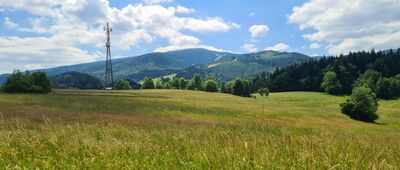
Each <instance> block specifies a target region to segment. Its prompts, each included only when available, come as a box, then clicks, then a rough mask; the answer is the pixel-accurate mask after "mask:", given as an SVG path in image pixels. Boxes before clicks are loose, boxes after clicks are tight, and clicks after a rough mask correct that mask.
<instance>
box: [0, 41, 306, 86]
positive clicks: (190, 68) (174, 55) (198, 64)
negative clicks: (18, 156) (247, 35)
mask: <svg viewBox="0 0 400 170" xmlns="http://www.w3.org/2000/svg"><path fill="white" fill-rule="evenodd" d="M308 59H310V57H308V56H306V55H303V54H300V53H286V52H276V51H263V52H258V53H250V54H234V53H229V52H216V51H210V50H206V49H200V48H194V49H185V50H178V51H170V52H164V53H149V54H144V55H140V56H136V57H127V58H119V59H114V60H113V63H112V64H113V72H114V79H115V80H118V79H130V80H134V81H140V80H142V79H143V78H144V77H146V76H149V77H153V78H155V77H160V76H165V75H170V74H176V73H177V76H183V77H186V78H191V77H192V76H193V75H194V74H196V73H200V74H202V75H207V74H211V75H216V76H217V77H219V78H220V80H229V79H232V78H235V77H236V76H247V75H250V74H256V73H259V72H264V71H272V70H275V69H276V68H277V67H285V66H288V65H290V64H294V63H299V62H303V61H306V60H308ZM104 65H105V62H104V61H98V62H92V63H85V64H77V65H70V66H62V67H56V68H50V69H43V70H41V71H44V72H46V73H47V74H48V75H49V76H54V75H58V74H62V73H65V72H81V73H85V74H89V75H91V76H94V77H96V78H98V79H100V80H103V79H104ZM5 77H6V76H0V83H1V80H2V79H3V80H4V79H5Z"/></svg>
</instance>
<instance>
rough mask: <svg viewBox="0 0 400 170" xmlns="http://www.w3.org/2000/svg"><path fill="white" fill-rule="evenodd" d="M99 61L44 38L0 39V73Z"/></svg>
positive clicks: (95, 56)
mask: <svg viewBox="0 0 400 170" xmlns="http://www.w3.org/2000/svg"><path fill="white" fill-rule="evenodd" d="M98 59H100V56H98V55H96V54H89V53H88V52H87V51H83V50H81V49H79V48H75V47H71V46H66V45H62V44H58V43H57V42H55V41H53V40H52V39H48V38H45V37H35V38H19V37H0V60H1V61H2V67H1V68H0V72H9V71H11V70H13V69H20V70H32V69H39V68H47V67H55V66H62V65H68V64H77V63H82V62H91V61H96V60H98Z"/></svg>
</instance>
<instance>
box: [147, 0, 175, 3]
mask: <svg viewBox="0 0 400 170" xmlns="http://www.w3.org/2000/svg"><path fill="white" fill-rule="evenodd" d="M172 1H174V0H143V2H144V3H146V4H162V3H167V2H172Z"/></svg>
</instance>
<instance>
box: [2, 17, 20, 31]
mask: <svg viewBox="0 0 400 170" xmlns="http://www.w3.org/2000/svg"><path fill="white" fill-rule="evenodd" d="M4 25H5V26H6V27H7V28H9V29H13V28H15V27H18V24H17V23H15V22H13V21H11V19H10V18H8V17H5V18H4Z"/></svg>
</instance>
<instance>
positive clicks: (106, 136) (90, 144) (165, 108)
mask: <svg viewBox="0 0 400 170" xmlns="http://www.w3.org/2000/svg"><path fill="white" fill-rule="evenodd" d="M343 100H345V97H334V96H329V95H325V94H321V93H311V92H290V93H272V94H271V95H270V97H268V98H267V99H264V98H260V97H258V98H257V99H253V98H241V97H235V96H231V95H227V94H219V93H206V92H194V91H183V90H142V91H108V92H105V91H56V92H54V94H50V95H9V94H0V112H1V114H0V115H1V119H0V169H4V168H19V167H20V168H27V169H32V168H35V167H37V168H44V169H47V168H55V169H82V168H90V169H107V168H108V169H109V168H111V169H137V168H142V169H155V168H161V169H177V168H178V169H188V168H191V169H246V168H257V169H263V168H289V167H291V168H295V169H299V168H300V169H317V168H318V169H329V168H337V169H350V168H355V169H372V168H378V169H396V168H398V166H399V165H400V126H399V123H400V122H399V121H400V120H399V118H400V101H399V100H395V101H393V100H392V101H380V105H381V106H380V110H379V114H380V117H381V119H379V121H378V122H379V123H378V124H370V123H363V122H358V121H354V120H351V119H349V118H348V117H346V116H345V115H343V114H341V113H340V108H339V106H338V104H339V103H340V102H342V101H343ZM263 104H265V112H264V113H263V111H262V105H263Z"/></svg>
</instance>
